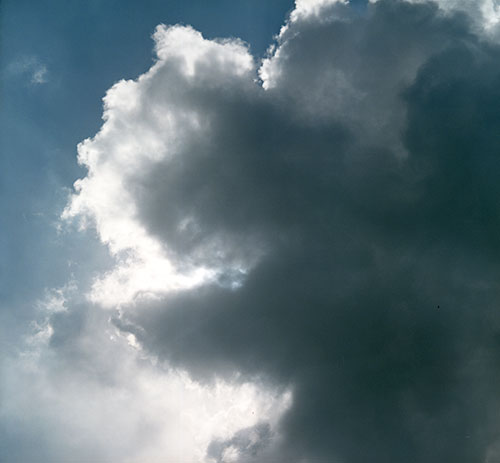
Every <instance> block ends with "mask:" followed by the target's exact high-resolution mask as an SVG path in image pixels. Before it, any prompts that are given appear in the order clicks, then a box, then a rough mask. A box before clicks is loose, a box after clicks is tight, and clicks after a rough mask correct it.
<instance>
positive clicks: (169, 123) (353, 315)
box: [53, 0, 500, 463]
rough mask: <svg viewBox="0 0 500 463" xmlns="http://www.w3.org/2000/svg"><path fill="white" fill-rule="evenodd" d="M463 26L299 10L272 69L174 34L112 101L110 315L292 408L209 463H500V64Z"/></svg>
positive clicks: (83, 200)
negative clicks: (274, 394) (282, 395)
mask: <svg viewBox="0 0 500 463" xmlns="http://www.w3.org/2000/svg"><path fill="white" fill-rule="evenodd" d="M486 3H487V2H486ZM486 3H485V5H486ZM301 5H302V6H301ZM450 5H451V3H449V4H447V6H448V7H447V8H444V9H443V8H442V7H440V6H439V5H438V4H436V3H432V2H425V3H424V2H415V3H409V2H404V1H383V0H381V1H378V2H376V3H370V4H369V5H365V7H363V8H352V7H350V6H349V5H348V4H344V3H343V2H299V4H298V6H297V8H296V10H294V11H293V12H292V13H291V15H290V18H289V20H288V22H287V23H286V25H285V26H284V27H283V29H282V31H281V32H280V35H279V36H278V37H277V43H276V46H275V47H274V48H273V49H270V51H269V56H268V57H267V58H266V59H265V60H264V61H263V63H262V64H258V63H256V62H255V59H254V58H253V57H252V56H251V55H250V53H249V51H248V49H247V48H246V46H245V44H243V43H242V42H240V41H238V40H235V39H233V40H225V41H223V40H221V41H209V40H205V39H204V38H203V37H202V36H201V34H200V33H198V32H196V31H195V30H193V29H192V28H190V27H184V26H173V27H166V26H159V27H158V28H157V30H156V32H155V35H154V38H155V42H156V51H157V55H158V59H157V61H156V63H155V64H154V65H153V67H152V68H151V69H150V70H149V71H148V72H147V73H146V74H144V75H143V76H141V77H140V78H139V79H137V80H135V81H121V82H119V83H117V84H116V85H115V86H114V87H113V88H112V89H111V90H110V91H109V92H108V94H107V96H106V98H105V113H104V120H105V122H104V125H103V127H102V129H101V131H100V132H99V133H98V134H97V135H96V136H95V137H94V138H92V139H88V140H86V141H85V142H84V143H82V144H81V145H80V149H79V153H80V161H81V162H82V163H83V164H84V165H86V167H87V168H88V169H89V173H88V175H87V177H85V178H84V179H83V180H81V181H79V182H78V184H77V190H78V191H77V193H76V194H75V195H74V197H73V199H72V202H71V204H70V205H69V206H68V208H67V210H66V213H65V216H66V217H73V216H74V217H81V218H82V217H83V218H84V219H88V220H90V221H91V222H92V223H94V224H95V226H96V229H97V231H98V232H99V234H100V237H101V239H102V241H103V242H105V243H107V244H108V245H109V247H110V249H111V252H112V253H113V255H115V256H116V259H117V266H116V268H115V269H114V270H113V271H111V272H110V273H108V274H106V275H104V276H103V277H102V278H101V279H100V280H98V281H97V282H96V283H95V285H94V290H93V296H92V297H93V300H94V302H96V303H98V304H103V305H105V306H108V307H111V308H112V311H113V312H112V319H113V323H114V324H115V326H116V327H118V328H119V329H120V330H121V331H122V332H123V333H125V334H127V333H128V334H133V335H134V337H135V339H136V340H137V342H138V343H139V344H140V345H141V346H142V348H143V349H144V352H146V353H147V354H148V355H150V356H152V357H155V358H158V360H159V361H160V363H163V364H164V365H169V366H171V367H174V368H179V369H182V370H185V371H187V372H188V374H189V375H190V376H191V377H192V378H193V379H194V380H196V381H199V382H200V383H202V384H211V383H212V382H213V381H216V380H217V378H225V379H227V380H234V378H238V381H257V380H258V381H259V382H262V383H263V384H266V385H267V386H268V387H270V388H273V390H276V388H277V389H280V388H281V389H282V390H283V391H284V390H291V391H292V396H293V401H292V404H291V406H290V407H289V409H288V410H287V411H286V412H285V413H283V414H282V416H281V418H280V419H279V421H277V423H275V424H273V426H272V427H270V425H269V424H267V423H266V422H265V420H263V421H262V422H260V423H259V424H257V425H255V426H254V427H250V428H246V429H243V430H240V431H238V432H237V433H236V434H234V436H233V437H232V438H229V439H216V440H213V441H212V443H211V444H210V445H209V446H208V448H207V459H209V460H210V459H211V461H217V462H222V461H241V462H259V461H276V462H280V461H283V462H285V461H286V462H309V461H325V462H326V461H328V462H332V461H333V462H334V461H339V462H346V463H363V462H367V461H370V462H374V463H376V462H380V463H382V462H398V461H406V462H415V463H417V462H418V463H420V462H422V463H423V462H425V463H430V462H443V461H454V462H464V463H466V462H467V463H471V462H478V463H479V462H494V461H496V460H497V459H498V458H500V450H499V447H498V442H499V440H498V439H499V435H498V433H499V429H500V426H499V419H498V416H499V412H500V403H499V400H498V399H499V396H498V390H497V385H498V381H499V379H500V375H499V373H500V370H499V368H498V364H499V359H500V316H499V314H498V301H499V296H500V287H499V277H500V265H499V257H500V247H499V238H498V237H499V225H500V215H499V205H500V186H499V182H498V174H499V173H500V152H499V149H500V130H499V126H500V110H499V108H500V47H499V46H498V45H497V43H496V41H495V30H494V25H493V26H492V25H491V21H493V20H491V21H490V22H488V21H485V22H481V21H483V19H484V18H483V16H480V15H479V12H478V11H479V10H476V9H475V10H474V11H467V10H464V9H460V7H461V4H460V2H456V5H455V4H454V5H452V6H450ZM483 6H484V5H483ZM492 8H493V6H492ZM480 11H483V12H484V11H487V8H486V6H484V8H483V10H480ZM488 11H489V10H488ZM492 11H493V10H492ZM490 19H491V17H490ZM138 275H139V276H138ZM124 294H125V296H124ZM117 307H118V309H116V308H117ZM62 321H63V320H61V321H60V323H62ZM53 342H54V343H57V342H62V341H61V340H60V338H58V337H54V338H53Z"/></svg>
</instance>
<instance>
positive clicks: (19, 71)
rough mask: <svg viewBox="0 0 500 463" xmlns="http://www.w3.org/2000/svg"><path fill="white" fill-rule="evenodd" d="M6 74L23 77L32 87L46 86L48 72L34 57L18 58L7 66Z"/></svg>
mask: <svg viewBox="0 0 500 463" xmlns="http://www.w3.org/2000/svg"><path fill="white" fill-rule="evenodd" d="M7 72H8V73H9V74H11V75H12V76H18V75H25V76H27V77H29V82H30V84H32V85H40V84H46V83H47V82H48V74H49V71H48V69H47V66H46V65H45V64H44V63H42V62H41V61H40V60H39V59H38V58H37V57H35V56H24V57H20V58H19V59H17V60H16V61H14V62H12V63H10V64H9V66H8V67H7Z"/></svg>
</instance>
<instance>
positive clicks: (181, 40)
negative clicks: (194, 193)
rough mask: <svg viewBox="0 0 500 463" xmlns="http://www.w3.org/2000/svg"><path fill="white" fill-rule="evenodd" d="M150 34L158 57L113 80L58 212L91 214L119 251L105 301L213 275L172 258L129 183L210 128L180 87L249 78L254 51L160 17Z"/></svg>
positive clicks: (100, 290)
mask: <svg viewBox="0 0 500 463" xmlns="http://www.w3.org/2000/svg"><path fill="white" fill-rule="evenodd" d="M153 37H154V40H155V49H156V52H157V56H158V60H157V62H156V63H155V64H154V66H153V67H152V68H151V69H150V70H149V71H148V72H147V73H145V74H144V75H142V76H141V77H140V78H139V79H137V81H121V82H118V83H117V84H115V85H114V86H113V88H111V89H110V90H109V91H108V92H107V94H106V96H105V98H104V116H103V119H104V121H105V122H104V124H103V126H102V128H101V130H100V131H99V133H98V134H97V135H96V136H95V137H93V138H91V139H87V140H85V141H84V142H83V143H81V144H80V145H79V146H78V159H79V162H80V163H81V164H83V165H84V166H85V167H87V169H88V171H89V173H88V175H87V177H86V178H84V179H82V180H78V181H77V182H76V184H75V189H76V191H77V194H75V195H74V196H73V197H72V199H71V203H70V205H69V206H68V208H67V209H66V210H65V212H64V214H63V217H64V218H66V219H71V218H73V217H78V218H79V220H80V221H81V224H82V226H86V225H87V222H88V221H90V222H92V223H93V224H94V225H95V226H96V229H97V231H98V233H99V236H100V238H101V240H102V242H103V243H106V244H107V245H108V246H109V249H110V251H111V253H112V254H113V255H114V256H116V257H117V259H118V262H119V264H118V265H117V266H116V268H115V270H114V271H112V272H111V273H110V274H107V275H105V276H104V277H103V278H101V279H99V280H98V281H97V282H96V284H95V286H94V291H93V293H92V295H91V298H92V300H93V301H95V302H100V303H102V304H104V305H106V306H113V305H116V304H120V303H125V302H130V301H131V300H133V299H134V298H135V297H136V296H137V295H148V294H149V295H153V293H162V292H165V291H171V290H175V289H180V288H188V287H191V286H193V285H197V284H200V283H201V282H203V281H206V280H207V279H209V278H213V276H214V273H216V271H217V269H211V268H200V267H198V268H195V269H192V270H184V271H181V270H179V269H178V268H176V267H175V266H174V264H173V263H172V262H171V259H169V250H168V249H166V248H165V246H164V243H161V242H160V241H159V240H158V239H157V238H156V237H155V236H153V235H152V234H151V233H150V232H148V230H147V229H146V228H145V227H144V225H143V223H142V222H141V220H140V218H139V217H138V216H139V211H138V209H137V204H136V200H135V197H134V192H132V191H130V183H131V180H132V179H133V178H134V177H135V176H136V175H137V173H138V172H140V171H141V170H147V169H151V168H153V169H154V166H155V165H157V164H161V163H162V162H165V161H166V160H168V159H171V158H175V157H176V156H179V155H180V154H179V153H181V152H182V149H183V146H184V145H185V144H186V143H188V142H190V141H191V140H193V139H201V138H203V137H206V136H207V134H208V130H209V122H210V121H209V118H208V117H207V116H206V115H205V114H203V113H201V112H200V111H199V110H198V109H197V108H196V107H190V105H189V102H187V103H186V102H184V101H183V100H182V98H180V97H179V95H180V94H186V93H188V92H189V91H190V89H191V88H192V87H193V85H195V84H196V85H199V86H214V85H217V86H224V85H226V84H227V83H228V82H229V81H231V82H238V81H240V80H241V81H247V80H249V78H250V79H251V78H253V74H252V73H253V71H254V63H253V58H252V57H251V55H250V54H249V52H248V50H247V48H246V46H245V45H244V44H242V43H241V42H239V41H237V40H227V41H223V42H214V41H209V40H205V39H204V38H203V37H202V36H201V34H200V33H199V32H197V31H195V30H193V29H192V28H190V27H181V26H173V27H166V26H163V25H161V26H158V27H157V29H156V31H155V33H154V36H153ZM168 74H170V75H171V78H170V79H169V78H168V77H167V75H168ZM250 81H251V80H250ZM245 85H246V84H245ZM185 223H186V222H185Z"/></svg>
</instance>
